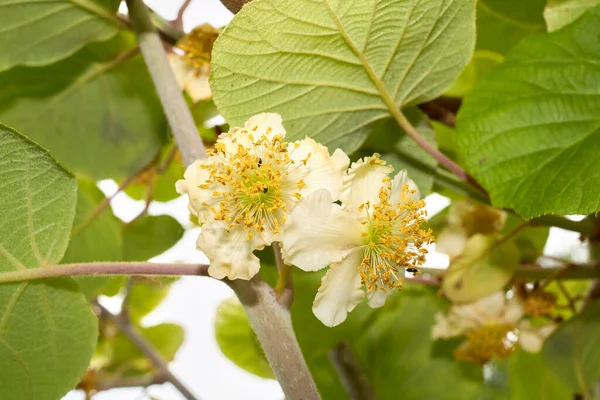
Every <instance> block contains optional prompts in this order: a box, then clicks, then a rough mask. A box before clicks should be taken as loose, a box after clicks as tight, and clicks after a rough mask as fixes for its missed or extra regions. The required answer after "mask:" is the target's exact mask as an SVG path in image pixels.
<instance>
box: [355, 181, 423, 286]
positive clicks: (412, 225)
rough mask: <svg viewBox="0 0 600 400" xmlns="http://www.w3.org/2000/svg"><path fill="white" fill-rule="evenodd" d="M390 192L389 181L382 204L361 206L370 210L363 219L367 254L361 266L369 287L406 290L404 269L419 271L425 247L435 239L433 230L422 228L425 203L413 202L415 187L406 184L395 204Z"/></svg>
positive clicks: (360, 269) (364, 281)
mask: <svg viewBox="0 0 600 400" xmlns="http://www.w3.org/2000/svg"><path fill="white" fill-rule="evenodd" d="M390 191H391V185H390V184H389V180H388V181H387V182H386V185H384V187H382V188H381V190H380V192H379V199H380V203H379V204H378V205H375V206H371V205H370V204H369V203H365V204H362V205H361V206H360V207H359V208H358V211H359V212H366V218H365V219H364V220H363V221H362V223H363V225H365V231H364V232H363V234H362V236H363V243H364V244H365V253H364V258H363V260H362V263H361V264H360V265H359V267H358V268H359V272H360V276H361V280H362V283H363V284H364V285H366V287H367V289H368V290H378V289H379V290H383V291H387V290H392V289H398V290H400V289H402V276H401V273H400V268H407V269H409V270H410V271H415V272H416V271H417V269H418V267H419V266H420V265H422V264H423V263H424V262H425V255H426V254H427V249H425V248H423V246H424V245H426V244H429V243H432V242H433V237H432V236H431V230H428V231H424V230H422V229H421V224H422V223H423V222H425V215H426V212H425V210H424V209H423V207H424V206H425V202H424V201H423V200H418V201H411V200H410V199H411V196H412V195H413V194H414V190H411V189H410V188H409V186H408V185H404V186H403V187H402V189H401V196H400V200H399V201H398V202H396V203H395V204H391V203H389V202H388V198H389V195H390Z"/></svg>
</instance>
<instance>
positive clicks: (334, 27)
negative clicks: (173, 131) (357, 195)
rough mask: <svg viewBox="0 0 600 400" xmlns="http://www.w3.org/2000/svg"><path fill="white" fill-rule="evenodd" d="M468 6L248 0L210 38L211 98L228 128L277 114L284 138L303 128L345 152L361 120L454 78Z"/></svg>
mask: <svg viewBox="0 0 600 400" xmlns="http://www.w3.org/2000/svg"><path fill="white" fill-rule="evenodd" d="M474 4H475V1H474V0H453V1H450V2H447V3H444V4H443V5H444V7H441V5H442V4H441V3H440V2H439V1H437V0H416V1H413V2H409V1H395V0H377V1H374V2H364V1H353V2H337V3H335V4H333V5H332V4H331V3H330V2H329V1H328V0H318V1H314V0H298V1H294V2H289V1H287V0H258V1H254V2H251V3H249V4H248V5H246V6H245V7H244V8H242V10H241V11H240V12H239V13H237V14H236V15H235V17H234V18H233V20H232V21H231V22H230V24H229V25H228V26H227V27H226V28H225V30H224V31H223V33H222V34H221V36H219V38H218V39H217V41H216V42H215V45H214V48H213V53H212V65H211V69H212V73H211V88H212V90H213V98H214V101H215V103H216V104H217V107H218V109H219V111H220V112H221V114H222V115H223V116H224V117H225V119H226V120H227V121H228V122H229V123H230V124H232V125H241V124H243V122H244V121H245V120H246V119H248V117H250V116H251V115H254V114H257V113H259V112H264V111H270V112H278V113H280V114H281V115H282V117H283V121H284V125H285V127H286V129H287V131H288V138H289V139H291V140H294V139H301V138H304V137H305V136H306V135H307V134H308V135H309V136H311V137H313V138H314V139H315V140H317V141H319V142H320V143H323V144H325V145H327V146H329V147H330V148H335V147H340V148H342V149H344V150H345V151H346V152H348V153H351V152H353V151H355V150H357V149H358V147H359V146H360V145H361V143H362V142H363V141H364V139H365V137H366V134H367V133H368V129H364V128H365V127H366V126H367V125H368V124H370V123H372V122H374V121H376V120H380V119H383V118H386V117H388V116H389V115H391V114H390V112H391V110H392V109H394V112H395V109H396V108H397V107H404V106H409V105H415V104H419V103H423V102H425V101H428V100H431V99H433V98H435V97H437V96H439V95H440V94H441V93H442V92H443V91H444V89H445V88H446V87H448V86H449V85H450V84H451V83H452V81H453V80H454V79H455V78H456V77H457V76H458V74H459V73H460V71H461V70H462V69H463V67H464V66H465V65H466V64H467V63H468V61H469V59H470V58H471V55H472V52H473V47H474V42H475V8H474ZM391 15H393V16H394V23H390V19H389V18H390V16H391ZM265 16H268V17H265ZM374 32H376V34H374ZM417 38H422V39H417ZM249 49H251V51H250V50H249Z"/></svg>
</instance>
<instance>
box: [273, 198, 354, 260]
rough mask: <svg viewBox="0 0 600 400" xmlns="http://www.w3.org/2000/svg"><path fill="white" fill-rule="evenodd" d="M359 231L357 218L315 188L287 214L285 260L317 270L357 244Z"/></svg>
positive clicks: (345, 253)
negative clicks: (350, 216)
mask: <svg viewBox="0 0 600 400" xmlns="http://www.w3.org/2000/svg"><path fill="white" fill-rule="evenodd" d="M362 230H363V226H362V225H361V224H360V223H359V222H358V221H357V220H356V219H354V218H349V217H348V214H347V213H346V212H345V211H344V210H342V208H341V207H340V206H339V205H338V204H334V203H332V199H331V195H330V194H329V192H328V191H327V190H324V189H320V190H317V191H316V192H315V193H313V194H311V195H310V196H308V197H307V198H305V199H303V200H301V201H300V202H299V203H298V205H297V206H296V207H295V208H294V209H293V210H292V212H291V213H290V215H289V216H288V220H287V222H286V223H285V225H284V227H283V232H284V233H283V254H284V259H285V261H286V262H288V263H290V264H294V265H296V266H297V267H299V268H301V269H303V270H305V271H316V270H319V269H321V268H324V267H326V266H328V265H330V264H331V263H335V262H340V261H341V260H342V259H343V258H344V257H346V256H347V255H348V253H349V252H350V251H351V250H352V249H353V248H355V247H357V246H360V245H361V244H362V237H361V232H362Z"/></svg>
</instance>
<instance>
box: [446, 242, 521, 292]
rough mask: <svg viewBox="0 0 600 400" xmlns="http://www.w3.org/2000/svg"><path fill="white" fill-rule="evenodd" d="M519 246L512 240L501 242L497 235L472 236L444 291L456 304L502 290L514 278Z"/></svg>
mask: <svg viewBox="0 0 600 400" xmlns="http://www.w3.org/2000/svg"><path fill="white" fill-rule="evenodd" d="M518 263H519V249H518V248H517V246H516V245H515V244H514V242H512V241H508V242H505V243H502V244H500V245H498V244H497V240H496V239H495V238H494V237H493V236H487V235H482V234H475V235H473V236H471V237H470V238H469V239H468V240H467V243H466V244H465V248H464V250H463V253H462V255H460V256H459V257H457V258H456V259H454V260H453V261H452V262H451V264H450V268H448V272H447V273H446V276H445V277H444V280H443V282H442V291H443V292H444V294H445V295H446V296H447V297H448V298H449V299H450V300H451V301H452V302H454V303H470V302H472V301H475V300H477V299H479V298H481V297H484V296H487V295H489V294H492V293H494V292H496V291H498V290H499V289H500V288H502V287H503V286H504V285H506V283H508V281H509V280H510V279H511V278H512V276H513V274H514V272H515V269H516V267H517V265H518Z"/></svg>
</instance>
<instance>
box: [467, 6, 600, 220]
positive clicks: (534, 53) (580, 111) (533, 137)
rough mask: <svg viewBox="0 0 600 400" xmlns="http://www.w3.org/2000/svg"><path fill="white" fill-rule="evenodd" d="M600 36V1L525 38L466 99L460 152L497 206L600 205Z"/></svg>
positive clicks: (572, 208) (564, 209) (557, 209)
mask: <svg viewBox="0 0 600 400" xmlns="http://www.w3.org/2000/svg"><path fill="white" fill-rule="evenodd" d="M599 35H600V8H598V7H597V8H595V9H593V10H590V11H589V12H588V13H587V14H586V15H585V16H584V17H582V18H581V19H579V20H578V21H577V22H575V23H573V24H571V25H569V26H567V27H566V28H565V29H563V30H560V31H558V32H554V33H550V34H543V35H536V36H533V37H531V38H527V39H525V40H524V41H523V42H521V43H520V44H519V45H518V46H517V47H516V48H515V49H514V50H513V51H512V52H510V53H509V54H508V55H507V56H506V59H505V61H504V63H502V64H501V65H499V66H498V67H496V68H495V69H494V70H493V71H491V72H490V73H489V74H488V75H487V77H485V78H484V79H483V81H482V82H481V83H480V84H479V85H478V87H477V88H476V89H475V90H474V91H473V92H472V93H470V94H469V95H468V96H466V97H465V99H464V102H463V106H462V108H461V110H460V112H459V114H458V121H457V134H458V144H459V151H460V153H461V154H462V156H463V159H464V160H465V164H466V167H467V169H468V170H469V172H471V174H472V175H474V177H475V178H476V179H477V180H478V181H479V183H480V184H481V185H482V186H483V187H484V188H486V189H487V190H488V192H489V193H490V195H491V199H492V202H493V204H494V205H495V206H497V207H501V208H503V207H508V208H513V209H514V210H515V211H516V212H517V213H519V214H520V215H521V216H523V217H524V218H526V219H529V218H533V217H536V216H539V215H542V214H548V213H553V214H589V213H592V212H595V211H598V210H599V209H600V197H599V196H598V190H597V188H598V186H599V185H600V158H598V157H597V151H596V150H597V148H598V146H600V128H599V126H600V114H599V113H598V112H597V111H598V109H600V86H599V85H598V84H597V83H598V82H600V68H599V67H598V64H599V63H600V42H598V40H596V38H597V37H598V36H599ZM565 77H568V79H566V78H565Z"/></svg>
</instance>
